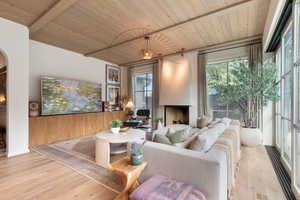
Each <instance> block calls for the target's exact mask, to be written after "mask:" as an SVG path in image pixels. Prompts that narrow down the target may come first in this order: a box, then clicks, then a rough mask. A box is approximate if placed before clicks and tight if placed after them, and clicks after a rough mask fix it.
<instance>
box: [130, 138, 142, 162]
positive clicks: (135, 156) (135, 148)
mask: <svg viewBox="0 0 300 200" xmlns="http://www.w3.org/2000/svg"><path fill="white" fill-rule="evenodd" d="M145 143H146V141H144V142H143V143H142V144H138V143H136V142H133V143H131V148H130V150H131V156H130V158H131V164H132V165H134V166H137V165H140V164H142V163H143V161H144V155H143V147H144V144H145Z"/></svg>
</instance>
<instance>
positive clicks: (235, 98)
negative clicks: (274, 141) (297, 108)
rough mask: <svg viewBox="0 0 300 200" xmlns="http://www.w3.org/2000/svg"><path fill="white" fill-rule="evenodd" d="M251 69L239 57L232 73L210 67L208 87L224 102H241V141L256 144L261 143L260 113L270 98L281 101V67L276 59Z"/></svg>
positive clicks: (233, 64)
mask: <svg viewBox="0 0 300 200" xmlns="http://www.w3.org/2000/svg"><path fill="white" fill-rule="evenodd" d="M255 64H256V66H257V69H253V68H251V65H250V64H249V63H248V61H247V60H236V61H234V62H232V63H231V65H230V73H228V75H227V73H223V71H221V70H218V69H217V68H214V67H212V68H208V76H209V79H208V87H209V89H210V88H211V89H214V90H215V92H216V93H217V97H218V98H217V101H218V103H219V104H220V105H228V106H233V105H235V106H236V105H237V106H238V108H239V110H240V111H241V114H242V119H241V120H242V123H241V124H242V125H243V128H242V131H241V140H242V143H243V144H246V145H248V146H255V145H257V144H258V143H260V142H261V132H260V130H259V129H258V119H259V118H258V116H259V113H260V111H261V110H262V109H263V107H264V106H265V105H267V103H268V102H269V101H278V100H279V87H278V85H279V81H278V80H277V77H278V76H277V67H276V64H275V63H274V61H273V59H272V58H268V59H266V60H264V62H263V64H259V63H255Z"/></svg>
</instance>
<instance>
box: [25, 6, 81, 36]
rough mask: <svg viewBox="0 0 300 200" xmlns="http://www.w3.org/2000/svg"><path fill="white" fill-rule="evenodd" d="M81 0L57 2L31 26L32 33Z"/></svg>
mask: <svg viewBox="0 0 300 200" xmlns="http://www.w3.org/2000/svg"><path fill="white" fill-rule="evenodd" d="M78 1H79V0H60V1H58V2H57V3H56V4H54V5H53V6H52V7H51V8H49V9H48V10H47V11H45V12H44V13H43V14H42V15H41V16H40V17H38V18H37V19H36V20H35V21H34V22H33V23H32V24H31V25H30V26H29V30H30V33H34V32H36V31H38V30H40V29H41V28H43V27H44V26H46V25H47V24H48V23H49V22H51V21H52V20H54V19H55V18H56V17H58V16H59V15H60V14H62V13H63V12H64V11H65V10H67V9H68V8H70V7H71V6H72V5H74V4H75V3H76V2H78Z"/></svg>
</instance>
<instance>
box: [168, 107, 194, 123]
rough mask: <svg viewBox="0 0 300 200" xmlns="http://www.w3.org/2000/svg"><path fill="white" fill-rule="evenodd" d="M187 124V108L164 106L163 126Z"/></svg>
mask: <svg viewBox="0 0 300 200" xmlns="http://www.w3.org/2000/svg"><path fill="white" fill-rule="evenodd" d="M171 124H189V106H165V126H167V125H171Z"/></svg>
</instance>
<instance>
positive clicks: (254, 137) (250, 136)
mask: <svg viewBox="0 0 300 200" xmlns="http://www.w3.org/2000/svg"><path fill="white" fill-rule="evenodd" d="M261 138H262V133H261V131H260V130H259V129H257V128H242V129H241V142H242V144H243V145H245V146H248V147H256V146H258V145H260V144H261Z"/></svg>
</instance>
